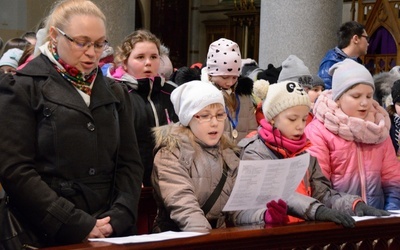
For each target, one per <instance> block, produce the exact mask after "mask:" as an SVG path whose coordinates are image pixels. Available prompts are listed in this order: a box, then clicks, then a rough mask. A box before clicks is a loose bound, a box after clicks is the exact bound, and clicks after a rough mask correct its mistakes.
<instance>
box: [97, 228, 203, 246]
mask: <svg viewBox="0 0 400 250" xmlns="http://www.w3.org/2000/svg"><path fill="white" fill-rule="evenodd" d="M205 234H208V233H199V232H172V231H167V232H163V233H156V234H143V235H133V236H127V237H114V238H91V239H89V241H98V242H108V243H114V244H128V243H145V242H152V241H162V240H172V239H180V238H188V237H195V236H201V235H205Z"/></svg>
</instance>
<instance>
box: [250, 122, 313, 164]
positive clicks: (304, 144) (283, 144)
mask: <svg viewBox="0 0 400 250" xmlns="http://www.w3.org/2000/svg"><path fill="white" fill-rule="evenodd" d="M260 125H261V126H260V127H259V129H258V134H259V135H260V136H261V138H262V139H263V140H264V143H265V145H266V146H267V147H268V148H270V149H271V150H273V151H275V152H277V153H279V154H280V155H282V156H283V158H291V157H294V156H296V155H298V154H300V153H302V152H304V151H305V150H306V149H307V148H309V147H311V142H310V141H309V140H307V137H306V135H305V134H303V135H302V136H301V138H300V140H291V139H288V138H286V137H285V136H283V135H282V133H281V131H280V130H279V129H276V128H273V127H272V126H271V124H270V123H269V122H267V121H266V120H265V119H262V120H261V121H260Z"/></svg>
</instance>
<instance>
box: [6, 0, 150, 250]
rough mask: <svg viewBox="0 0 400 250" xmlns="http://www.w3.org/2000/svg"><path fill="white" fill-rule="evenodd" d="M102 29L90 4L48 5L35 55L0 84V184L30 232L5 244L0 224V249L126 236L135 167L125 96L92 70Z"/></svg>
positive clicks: (132, 217) (137, 185)
mask: <svg viewBox="0 0 400 250" xmlns="http://www.w3.org/2000/svg"><path fill="white" fill-rule="evenodd" d="M105 21H106V20H105V16H104V14H103V13H102V12H101V11H100V9H99V8H98V7H97V6H96V5H95V4H94V3H92V2H91V1H88V0H65V1H59V2H57V4H56V5H55V6H54V8H53V9H52V11H51V13H50V15H49V16H48V18H47V21H46V26H45V32H46V37H47V40H46V41H44V44H42V45H41V46H40V52H41V53H40V55H38V56H36V57H35V58H34V59H33V60H32V61H30V63H28V64H27V65H26V66H25V67H24V68H22V69H21V70H19V71H17V72H16V75H15V76H14V77H12V76H7V75H3V76H2V79H1V81H0V104H1V105H0V114H1V117H2V118H3V119H4V120H3V122H2V123H1V125H0V126H1V127H2V129H1V130H0V140H1V141H2V143H1V144H0V150H1V152H2V154H0V162H1V164H0V181H1V184H2V185H3V187H4V189H5V192H6V194H7V199H5V200H7V201H8V204H9V206H10V207H12V209H13V211H14V210H15V211H17V212H18V213H19V214H20V215H21V219H22V220H21V223H22V224H24V225H25V226H27V228H32V231H31V234H27V235H30V236H32V237H30V238H29V239H28V238H25V239H22V238H19V237H12V238H11V240H7V237H9V236H7V235H5V233H6V232H7V226H9V225H7V224H2V226H1V227H2V230H0V240H1V242H0V243H1V244H3V247H4V248H5V249H21V248H22V245H30V246H31V247H44V246H54V245H63V244H72V243H79V242H82V241H84V240H86V239H87V238H103V237H109V236H124V235H132V234H134V233H135V223H136V220H137V206H138V197H139V196H140V191H141V180H142V175H143V167H142V165H141V163H140V160H139V159H140V158H139V157H140V156H139V151H138V146H137V142H136V135H135V133H134V129H133V122H132V119H131V116H132V110H131V107H132V105H131V103H130V99H129V95H128V92H127V90H126V89H124V88H122V86H121V85H119V84H114V83H112V82H111V81H110V80H109V79H108V80H106V78H104V77H103V75H102V73H101V70H99V67H98V64H99V58H100V56H101V54H102V51H103V49H104V48H105V46H106V45H107V41H106V25H105ZM5 200H3V202H4V201H5ZM0 213H1V212H0ZM28 232H29V231H28ZM13 236H14V235H13ZM8 239H10V238H8ZM0 248H2V245H0Z"/></svg>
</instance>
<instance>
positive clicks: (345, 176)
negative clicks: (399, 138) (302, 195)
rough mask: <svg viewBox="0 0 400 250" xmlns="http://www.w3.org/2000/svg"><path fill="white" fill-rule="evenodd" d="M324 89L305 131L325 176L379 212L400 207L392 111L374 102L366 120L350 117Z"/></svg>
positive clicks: (311, 150)
mask: <svg viewBox="0 0 400 250" xmlns="http://www.w3.org/2000/svg"><path fill="white" fill-rule="evenodd" d="M331 93H332V91H331V90H327V91H324V92H323V93H322V94H321V95H320V96H319V97H318V100H317V102H316V104H315V106H314V110H313V111H314V115H315V117H316V119H314V120H313V121H312V122H311V123H310V124H308V125H307V127H306V129H305V133H306V135H307V137H308V138H309V140H310V141H311V142H312V144H313V146H312V147H311V148H309V150H308V151H309V152H310V154H311V155H313V156H315V157H317V158H318V162H319V164H320V166H321V169H322V172H323V173H324V174H325V175H326V177H327V178H328V179H330V180H331V182H332V185H333V189H335V190H337V191H340V192H346V193H349V194H353V195H360V196H361V197H362V198H363V200H364V201H365V202H366V203H367V204H368V205H371V206H373V207H376V208H379V209H386V210H389V209H400V161H398V160H397V158H396V154H395V151H394V148H393V145H392V142H391V139H390V137H389V129H390V119H389V116H388V114H387V112H386V111H385V110H384V109H383V108H382V107H381V106H379V104H378V103H377V102H376V101H373V105H372V110H371V112H370V114H369V115H368V117H367V118H366V120H363V119H360V118H355V117H349V116H347V115H346V114H345V113H343V111H342V110H341V109H340V108H339V107H338V105H337V104H336V102H335V101H333V100H332V98H331V96H332V94H331Z"/></svg>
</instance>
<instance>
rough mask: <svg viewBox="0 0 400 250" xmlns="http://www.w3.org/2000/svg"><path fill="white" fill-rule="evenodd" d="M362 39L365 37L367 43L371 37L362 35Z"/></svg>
mask: <svg viewBox="0 0 400 250" xmlns="http://www.w3.org/2000/svg"><path fill="white" fill-rule="evenodd" d="M361 36H362V37H364V38H365V39H366V40H367V42H369V38H370V37H369V36H366V35H361Z"/></svg>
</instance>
